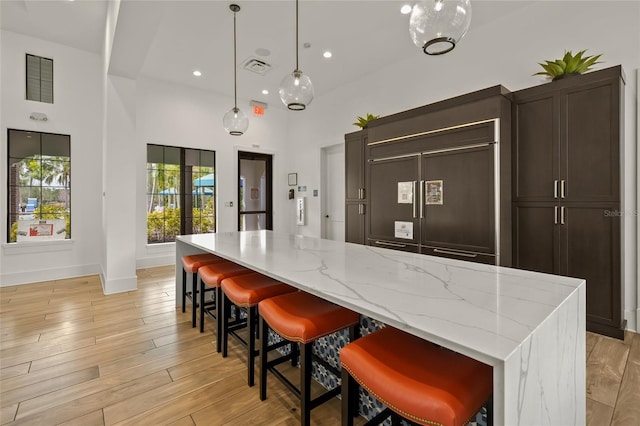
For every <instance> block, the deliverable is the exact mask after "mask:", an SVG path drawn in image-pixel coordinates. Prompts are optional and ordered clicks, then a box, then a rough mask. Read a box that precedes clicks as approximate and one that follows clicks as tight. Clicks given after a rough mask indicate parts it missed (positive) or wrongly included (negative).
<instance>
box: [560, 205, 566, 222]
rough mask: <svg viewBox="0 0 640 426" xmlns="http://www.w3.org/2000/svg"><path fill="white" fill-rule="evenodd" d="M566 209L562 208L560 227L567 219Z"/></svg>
mask: <svg viewBox="0 0 640 426" xmlns="http://www.w3.org/2000/svg"><path fill="white" fill-rule="evenodd" d="M565 212H566V209H565V208H564V206H562V207H560V225H564V221H565V219H566V217H565V216H566V213H565Z"/></svg>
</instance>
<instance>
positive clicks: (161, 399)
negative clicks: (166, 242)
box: [0, 267, 640, 426]
mask: <svg viewBox="0 0 640 426" xmlns="http://www.w3.org/2000/svg"><path fill="white" fill-rule="evenodd" d="M174 301H175V290H174V270H173V267H163V268H153V269H147V270H140V271H138V290H136V291H132V292H128V293H122V294H117V295H111V296H104V295H103V294H102V289H101V287H100V282H99V279H98V278H97V277H84V278H75V279H68V280H58V281H50V282H43V283H36V284H30V285H22V286H15V287H4V288H0V330H1V331H0V333H1V334H0V392H1V394H0V406H1V407H0V424H10V425H23V424H29V425H58V424H63V425H81V426H92V425H112V424H131V425H143V424H149V425H160V424H171V425H224V424H227V425H296V424H299V417H298V415H297V407H298V401H297V400H296V399H295V398H294V397H293V396H292V395H291V393H290V392H289V391H288V390H286V389H285V388H284V387H283V386H282V385H281V384H280V383H279V382H278V381H277V380H274V379H271V380H269V395H268V399H267V401H265V402H260V400H259V397H258V389H257V388H256V387H254V388H248V387H247V386H246V370H245V355H244V349H243V348H241V347H240V346H238V345H235V344H233V341H231V346H230V351H229V357H228V358H226V359H223V358H222V357H221V356H220V355H218V354H217V353H216V352H215V333H214V330H213V326H214V322H213V321H208V327H207V330H206V333H204V334H200V333H199V332H198V331H197V329H192V328H191V319H190V314H189V312H187V313H186V314H182V313H181V312H180V311H179V310H177V309H175V307H174V306H175V302H174ZM587 357H588V358H587V396H588V399H587V418H588V423H589V424H593V425H606V424H615V425H634V426H637V425H638V424H640V422H639V419H640V338H639V337H638V335H636V334H633V333H628V334H627V338H626V339H625V341H624V342H620V341H616V340H614V339H609V338H606V337H602V336H597V335H592V334H588V335H587ZM295 373H296V370H295V369H293V368H291V369H290V372H289V375H291V376H292V377H294V375H295ZM339 419H340V406H339V401H338V400H333V401H331V402H330V403H329V404H324V405H323V406H321V407H319V408H317V409H316V410H314V411H313V415H312V421H313V423H314V424H317V425H336V424H339Z"/></svg>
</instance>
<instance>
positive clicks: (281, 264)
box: [178, 231, 585, 365]
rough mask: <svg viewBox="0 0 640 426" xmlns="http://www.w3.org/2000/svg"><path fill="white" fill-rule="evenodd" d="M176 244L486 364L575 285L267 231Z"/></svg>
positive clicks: (506, 352) (505, 354)
mask: <svg viewBox="0 0 640 426" xmlns="http://www.w3.org/2000/svg"><path fill="white" fill-rule="evenodd" d="M178 240H179V241H182V242H184V243H187V244H190V245H192V246H195V247H198V248H200V249H202V250H204V251H209V252H215V253H216V254H217V255H219V256H221V257H223V258H226V259H229V260H232V261H234V262H237V263H239V264H242V265H244V266H246V267H248V268H251V269H253V270H255V271H257V272H261V273H263V274H266V275H269V276H271V277H273V278H276V279H278V280H280V281H283V282H286V283H288V284H292V285H294V286H296V287H298V288H299V289H301V290H304V291H308V292H310V293H313V294H316V295H318V296H321V297H323V298H325V299H327V300H330V301H332V302H334V303H337V304H339V305H342V306H345V307H348V308H350V309H353V310H354V311H357V312H360V313H361V314H363V315H367V316H369V317H371V318H375V319H377V320H380V321H382V322H385V323H387V324H389V325H392V326H394V327H397V328H400V329H404V330H406V331H408V332H410V333H412V334H415V335H417V336H420V337H422V338H424V339H427V340H430V341H432V342H434V343H438V344H441V345H443V346H445V347H448V348H450V349H452V350H455V351H457V352H460V353H463V354H466V355H468V356H471V357H473V358H475V359H478V360H480V361H483V362H485V363H487V364H490V365H496V364H499V363H501V362H504V361H505V360H506V359H507V358H509V356H510V355H511V354H512V353H513V352H514V351H515V350H516V349H518V348H519V347H520V345H521V344H522V343H523V342H524V341H525V340H526V339H527V338H528V337H529V336H530V335H531V334H532V333H533V332H534V331H535V330H536V328H538V327H539V326H540V325H541V324H542V323H543V322H544V321H545V319H546V318H548V317H549V316H550V315H551V314H552V313H553V312H554V311H555V310H556V309H557V308H558V307H559V306H561V305H562V304H563V303H564V302H565V301H566V300H567V299H568V298H569V297H570V296H571V295H572V293H574V292H576V291H577V289H578V288H580V287H581V286H583V285H585V281H584V280H582V279H575V278H568V277H560V276H555V275H548V274H541V273H536V272H529V271H522V270H517V269H511V268H503V267H497V266H492V265H484V264H477V263H470V262H463V261H459V260H453V259H446V258H441V257H432V256H425V255H419V254H414V253H405V252H400V251H394V250H388V249H383V248H378V247H370V246H362V245H357V244H351V243H343V242H336V241H331V240H323V239H319V238H311V237H304V236H297V235H289V234H281V233H275V232H271V231H249V232H226V233H225V232H222V233H216V234H199V235H187V236H180V237H178Z"/></svg>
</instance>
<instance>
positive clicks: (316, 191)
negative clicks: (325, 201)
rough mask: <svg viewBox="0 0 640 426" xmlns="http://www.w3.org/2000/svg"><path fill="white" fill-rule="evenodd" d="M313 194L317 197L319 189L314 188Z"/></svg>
mask: <svg viewBox="0 0 640 426" xmlns="http://www.w3.org/2000/svg"><path fill="white" fill-rule="evenodd" d="M313 196H314V197H317V196H318V190H317V189H314V190H313Z"/></svg>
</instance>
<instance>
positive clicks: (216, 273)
mask: <svg viewBox="0 0 640 426" xmlns="http://www.w3.org/2000/svg"><path fill="white" fill-rule="evenodd" d="M251 272H253V271H252V270H251V269H247V268H245V267H244V266H241V265H238V264H237V263H233V262H229V261H224V262H218V263H211V264H208V265H204V266H202V267H200V269H198V275H199V276H200V288H199V293H200V302H199V303H198V304H197V305H196V304H194V307H196V306H199V307H200V333H203V332H204V314H205V313H206V314H207V315H209V316H210V317H212V318H215V319H216V336H217V338H216V350H217V351H218V352H220V351H221V350H222V342H221V336H222V321H220V318H222V315H221V314H222V303H218V302H220V301H222V289H221V287H220V284H221V283H222V280H224V279H225V278H229V277H234V276H236V275H242V274H249V273H251ZM211 291H215V293H214V297H213V299H212V300H211V301H210V302H206V303H205V301H204V296H205V293H208V292H211ZM214 312H215V313H214Z"/></svg>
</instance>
